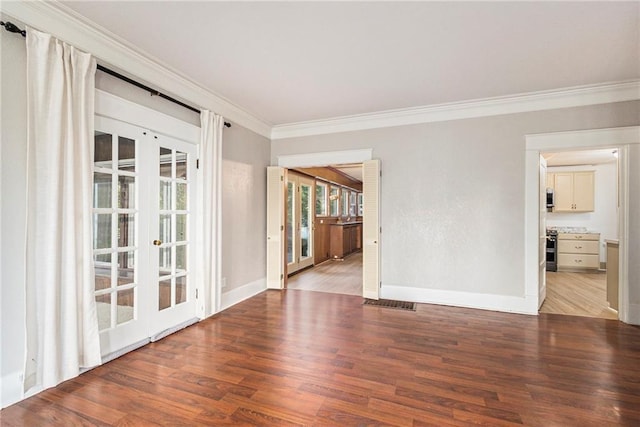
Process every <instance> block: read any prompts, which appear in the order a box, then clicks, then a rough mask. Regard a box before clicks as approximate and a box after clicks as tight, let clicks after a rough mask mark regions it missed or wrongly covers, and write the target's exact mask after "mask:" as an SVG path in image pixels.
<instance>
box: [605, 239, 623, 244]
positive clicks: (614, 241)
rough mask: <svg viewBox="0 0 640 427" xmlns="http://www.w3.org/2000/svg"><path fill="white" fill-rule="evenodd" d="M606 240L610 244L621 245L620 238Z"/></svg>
mask: <svg viewBox="0 0 640 427" xmlns="http://www.w3.org/2000/svg"><path fill="white" fill-rule="evenodd" d="M604 242H605V243H606V244H608V245H619V244H620V240H618V239H604Z"/></svg>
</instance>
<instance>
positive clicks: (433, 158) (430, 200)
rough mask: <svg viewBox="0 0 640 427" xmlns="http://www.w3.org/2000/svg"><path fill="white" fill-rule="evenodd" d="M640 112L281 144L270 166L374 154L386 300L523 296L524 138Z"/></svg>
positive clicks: (593, 110) (576, 112) (511, 118)
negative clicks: (355, 152) (400, 293)
mask: <svg viewBox="0 0 640 427" xmlns="http://www.w3.org/2000/svg"><path fill="white" fill-rule="evenodd" d="M639 106H640V103H638V102H624V103H617V104H609V105H597V106H590V107H580V108H570V109H559V110H552V111H541V112H531V113H520V114H510V115H503V116H495V117H485V118H477V119H467V120H457V121H449V122H441V123H428V124H420V125H411V126H401V127H394V128H386V129H375V130H367V131H358V132H345V133H340V134H332V135H320V136H311V137H301V138H291V139H285V140H275V141H273V142H272V151H271V161H272V164H277V156H279V155H290V154H300V153H313V152H321V151H338V150H347V149H357V148H373V156H374V158H379V159H381V162H382V170H383V175H382V181H381V189H382V190H381V191H382V195H381V209H382V210H381V225H382V230H383V232H382V237H381V253H382V261H381V277H382V294H383V295H385V287H386V288H387V291H386V293H387V294H388V291H389V290H392V289H396V287H402V288H409V289H410V292H411V295H409V296H410V297H412V298H413V299H414V300H416V301H420V300H426V299H428V298H431V299H432V298H433V297H434V295H435V296H436V297H437V295H438V293H437V292H438V291H453V292H459V293H465V294H467V295H468V296H470V297H471V298H472V297H473V296H474V295H477V294H491V295H496V296H500V297H502V296H506V297H522V296H524V293H525V288H524V258H525V255H524V242H523V238H524V216H525V214H524V204H525V197H524V189H525V167H524V166H525V165H524V160H525V135H526V134H533V133H544V132H555V131H567V130H576V129H591V128H606V127H617V126H629V125H637V124H638V123H639V121H640V115H639V112H640V107H639ZM635 162H636V163H634V165H633V166H632V168H634V169H636V170H637V169H638V167H640V165H639V164H638V163H637V160H636V161H635ZM636 173H637V172H636ZM636 177H637V175H636ZM636 194H639V193H636ZM636 197H637V196H636ZM635 203H636V205H634V206H635V207H634V209H635V211H633V212H635V214H636V217H640V211H639V210H638V206H637V201H636V202H635ZM632 217H633V214H632Z"/></svg>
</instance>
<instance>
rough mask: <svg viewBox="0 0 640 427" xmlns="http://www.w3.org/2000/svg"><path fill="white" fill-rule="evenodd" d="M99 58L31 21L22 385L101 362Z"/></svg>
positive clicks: (52, 380)
mask: <svg viewBox="0 0 640 427" xmlns="http://www.w3.org/2000/svg"><path fill="white" fill-rule="evenodd" d="M95 71H96V62H95V59H93V58H92V57H91V55H89V54H86V53H83V52H80V51H78V50H77V49H75V48H74V47H73V46H69V45H67V44H66V43H63V42H61V41H59V40H57V39H55V38H54V37H52V36H50V35H48V34H45V33H41V32H38V31H35V30H33V29H30V28H27V95H28V101H27V110H28V112H27V117H28V119H27V120H28V133H27V146H28V147H27V153H28V154H27V155H28V158H27V257H26V264H27V266H26V269H27V271H26V280H27V282H26V333H27V344H26V347H27V348H26V363H25V378H24V386H25V391H26V390H28V389H29V388H31V387H32V386H41V387H42V388H48V387H53V386H55V385H56V384H59V383H60V382H62V381H64V380H66V379H69V378H72V377H75V376H77V375H78V374H79V372H80V368H84V367H91V366H95V365H98V364H100V340H99V333H98V320H97V315H96V304H95V300H94V297H93V287H94V284H93V283H94V274H93V254H92V218H91V216H92V212H91V209H92V199H91V198H92V170H91V168H92V162H93V115H94V92H95Z"/></svg>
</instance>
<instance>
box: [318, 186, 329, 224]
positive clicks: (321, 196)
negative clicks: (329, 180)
mask: <svg viewBox="0 0 640 427" xmlns="http://www.w3.org/2000/svg"><path fill="white" fill-rule="evenodd" d="M326 214H327V186H326V185H324V184H319V183H316V215H319V216H325V215H326Z"/></svg>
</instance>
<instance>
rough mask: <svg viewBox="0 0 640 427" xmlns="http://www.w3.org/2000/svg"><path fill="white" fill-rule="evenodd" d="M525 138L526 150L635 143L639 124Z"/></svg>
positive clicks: (638, 134)
mask: <svg viewBox="0 0 640 427" xmlns="http://www.w3.org/2000/svg"><path fill="white" fill-rule="evenodd" d="M526 140H527V150H535V151H558V150H565V149H575V147H580V149H584V148H590V147H593V148H599V147H607V146H612V145H625V144H637V143H638V141H640V126H628V127H619V128H604V129H589V130H577V131H569V132H553V133H541V134H533V135H526ZM612 141H615V142H612Z"/></svg>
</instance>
